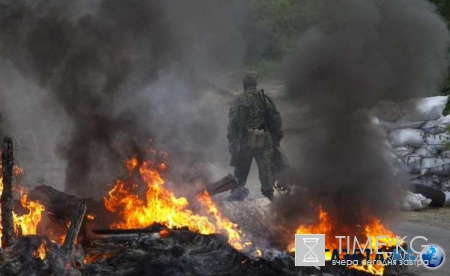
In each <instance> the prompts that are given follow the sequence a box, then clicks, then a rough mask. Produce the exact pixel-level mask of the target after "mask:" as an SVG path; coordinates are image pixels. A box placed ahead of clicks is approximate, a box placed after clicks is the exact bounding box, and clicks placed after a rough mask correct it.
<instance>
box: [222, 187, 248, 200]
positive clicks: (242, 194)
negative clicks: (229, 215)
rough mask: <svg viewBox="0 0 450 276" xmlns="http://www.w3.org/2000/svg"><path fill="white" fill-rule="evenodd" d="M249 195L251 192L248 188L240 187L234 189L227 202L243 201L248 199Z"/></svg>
mask: <svg viewBox="0 0 450 276" xmlns="http://www.w3.org/2000/svg"><path fill="white" fill-rule="evenodd" d="M249 193H250V191H249V190H248V189H247V188H246V187H244V186H239V187H237V188H235V189H232V190H231V194H230V195H229V196H228V197H227V198H226V199H225V200H227V201H242V200H244V199H246V198H247V197H248V195H249Z"/></svg>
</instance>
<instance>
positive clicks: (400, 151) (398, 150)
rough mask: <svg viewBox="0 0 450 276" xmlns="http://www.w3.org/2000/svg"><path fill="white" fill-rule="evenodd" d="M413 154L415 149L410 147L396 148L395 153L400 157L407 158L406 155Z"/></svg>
mask: <svg viewBox="0 0 450 276" xmlns="http://www.w3.org/2000/svg"><path fill="white" fill-rule="evenodd" d="M413 152H414V148H413V147H409V146H404V147H397V148H394V153H395V155H396V156H398V157H405V156H406V155H408V154H411V153H413Z"/></svg>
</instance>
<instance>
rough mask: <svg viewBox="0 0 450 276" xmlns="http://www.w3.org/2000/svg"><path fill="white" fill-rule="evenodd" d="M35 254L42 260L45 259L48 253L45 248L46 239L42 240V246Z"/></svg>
mask: <svg viewBox="0 0 450 276" xmlns="http://www.w3.org/2000/svg"><path fill="white" fill-rule="evenodd" d="M33 255H34V256H35V257H36V258H39V259H41V260H44V259H45V257H46V255H47V251H46V249H45V240H43V241H42V243H41V246H39V248H38V249H37V250H36V251H34V253H33Z"/></svg>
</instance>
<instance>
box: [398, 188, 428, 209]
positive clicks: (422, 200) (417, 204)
mask: <svg viewBox="0 0 450 276" xmlns="http://www.w3.org/2000/svg"><path fill="white" fill-rule="evenodd" d="M430 203H431V199H428V198H426V197H424V196H423V195H421V194H414V193H412V192H408V193H407V195H406V197H405V199H404V200H403V209H404V210H406V211H421V210H423V209H425V208H427V207H428V206H429V205H430Z"/></svg>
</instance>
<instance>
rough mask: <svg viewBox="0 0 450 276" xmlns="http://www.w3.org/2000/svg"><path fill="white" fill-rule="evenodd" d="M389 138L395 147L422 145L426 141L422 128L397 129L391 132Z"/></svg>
mask: <svg viewBox="0 0 450 276" xmlns="http://www.w3.org/2000/svg"><path fill="white" fill-rule="evenodd" d="M388 140H389V142H390V143H391V144H392V146H394V147H401V146H413V145H416V146H421V145H423V144H424V143H425V137H424V133H423V131H422V130H420V129H410V128H407V129H397V130H392V131H391V132H389V135H388Z"/></svg>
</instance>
